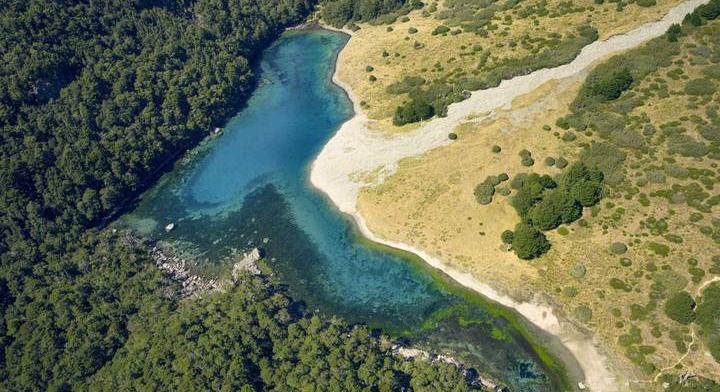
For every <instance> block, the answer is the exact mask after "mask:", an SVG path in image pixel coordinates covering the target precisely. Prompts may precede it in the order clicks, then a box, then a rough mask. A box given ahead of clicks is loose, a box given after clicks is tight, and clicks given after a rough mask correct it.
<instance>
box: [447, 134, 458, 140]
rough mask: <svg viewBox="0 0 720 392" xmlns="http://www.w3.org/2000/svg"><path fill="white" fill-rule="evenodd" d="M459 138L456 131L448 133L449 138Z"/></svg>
mask: <svg viewBox="0 0 720 392" xmlns="http://www.w3.org/2000/svg"><path fill="white" fill-rule="evenodd" d="M457 138H458V135H457V133H454V132H450V133H448V139H450V140H457Z"/></svg>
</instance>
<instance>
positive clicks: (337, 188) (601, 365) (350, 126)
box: [310, 0, 707, 391]
mask: <svg viewBox="0 0 720 392" xmlns="http://www.w3.org/2000/svg"><path fill="white" fill-rule="evenodd" d="M706 2H707V0H690V1H686V2H684V3H681V4H680V5H678V6H676V7H674V8H672V9H671V10H670V11H669V12H668V13H667V14H666V15H665V16H664V17H663V18H662V19H661V20H659V21H656V22H651V23H647V24H644V25H641V26H639V27H638V28H636V29H635V30H632V31H631V32H628V33H626V34H622V35H616V36H613V37H611V38H608V39H607V40H605V41H600V43H601V45H602V44H603V43H608V42H610V41H613V42H617V44H618V47H617V48H615V47H611V49H612V50H611V51H609V52H607V53H602V50H601V48H598V47H597V46H595V47H593V48H590V49H588V50H585V49H586V48H588V47H586V48H584V49H583V52H584V54H585V57H584V58H582V60H581V61H578V60H579V59H580V58H581V57H582V55H580V56H578V57H577V58H576V59H575V60H573V61H572V62H571V63H569V64H566V65H563V66H560V67H556V68H553V69H542V70H539V71H536V72H533V73H531V74H530V75H525V77H528V78H529V79H530V80H531V81H532V82H534V83H530V86H527V85H526V86H525V87H524V89H525V90H527V91H525V92H529V91H531V90H532V89H533V85H535V84H537V79H543V77H545V78H547V79H553V78H559V77H563V75H562V74H563V72H556V74H559V75H556V74H553V73H552V70H556V69H562V70H563V71H566V73H567V72H568V71H572V69H571V67H569V66H571V65H573V64H574V63H576V62H579V64H578V65H576V67H575V68H578V67H579V68H581V70H582V69H586V68H588V67H590V66H591V65H592V64H594V63H595V62H596V61H599V60H601V59H602V58H605V57H607V56H608V55H610V54H614V53H617V52H619V51H621V50H624V49H629V48H630V47H633V46H637V45H640V44H642V43H644V42H647V41H648V40H650V39H652V38H654V37H655V36H659V35H661V34H663V33H664V31H665V30H666V29H667V27H668V26H669V25H670V24H671V23H677V22H679V21H681V20H682V18H683V17H684V16H685V15H686V14H687V13H689V12H691V11H692V10H694V9H695V8H696V7H697V6H699V5H701V4H704V3H706ZM320 27H322V28H326V29H328V30H332V31H336V32H341V33H343V34H346V35H348V36H349V37H350V40H351V39H352V36H353V35H352V32H351V31H348V30H347V29H337V28H334V27H331V26H325V25H320ZM633 34H634V35H633ZM626 37H629V38H627V39H626V40H625V41H623V39H624V38H626ZM348 42H349V41H348ZM591 45H592V44H591ZM591 45H589V46H591ZM593 49H595V51H594V52H593ZM342 50H345V48H343V49H342ZM342 50H341V52H342ZM588 52H590V53H588ZM598 52H600V53H601V54H597V53H598ZM581 53H582V52H581ZM340 56H341V53H339V54H338V55H337V57H336V59H335V69H334V71H333V76H332V81H333V83H335V84H336V85H337V86H338V87H340V88H341V89H342V90H343V91H345V94H346V95H347V97H348V99H350V101H351V102H352V105H353V110H354V115H353V117H352V118H350V119H349V120H348V121H346V122H345V123H344V124H343V125H342V126H341V127H340V128H339V129H338V131H337V132H336V133H335V135H334V136H333V138H331V139H330V140H329V141H328V143H327V144H326V145H325V147H324V148H323V149H322V151H321V152H320V154H318V156H317V157H316V158H315V160H314V161H313V163H312V166H311V176H310V182H311V183H312V185H313V186H314V187H315V188H317V189H318V190H319V191H321V192H322V193H324V194H325V195H326V196H327V197H328V198H329V199H330V200H331V201H332V202H333V203H334V204H335V205H336V206H337V207H338V209H340V211H342V212H344V213H346V214H348V215H350V216H351V217H352V218H353V220H354V221H355V223H356V225H357V227H358V230H359V231H360V232H361V234H362V235H363V236H365V237H366V238H367V239H369V240H370V241H373V242H377V243H379V244H383V245H386V246H389V247H392V248H396V249H400V250H403V251H407V252H410V253H412V254H414V255H417V256H418V257H419V258H421V259H422V260H423V261H425V262H426V263H427V264H428V265H429V266H431V267H433V268H436V269H438V270H440V271H442V272H443V273H445V274H446V275H448V276H449V277H451V278H452V279H453V280H455V281H456V282H457V283H459V284H460V285H462V286H465V287H466V288H468V289H471V290H473V291H475V292H477V293H480V294H481V295H483V296H485V297H487V298H489V299H491V300H493V301H495V302H498V303H500V304H501V305H504V306H506V307H508V308H511V309H513V310H515V311H516V312H518V313H519V314H521V315H522V316H523V317H524V318H525V319H527V320H528V321H529V322H531V323H532V324H534V325H535V326H536V327H538V328H539V329H541V330H542V331H544V332H546V333H548V334H549V335H551V336H554V337H555V338H557V339H558V340H559V341H560V342H562V344H563V346H564V347H565V348H566V349H567V350H568V351H569V352H570V353H572V355H573V356H574V357H575V360H576V361H577V363H578V364H579V366H580V367H581V369H582V372H583V373H584V376H585V379H584V380H582V382H583V383H584V384H585V385H587V386H588V387H590V388H591V389H593V390H598V391H616V390H620V381H621V379H619V373H618V372H617V371H616V370H615V369H614V367H613V364H612V363H611V362H610V359H609V357H608V355H606V354H605V353H603V352H602V349H601V348H600V347H599V345H598V344H597V343H596V342H595V341H594V338H593V336H592V335H588V334H585V333H583V332H581V331H580V330H579V328H577V327H576V326H575V325H574V324H572V323H571V322H570V321H568V320H565V319H563V318H562V317H561V316H558V315H557V309H556V307H555V306H553V305H552V304H551V303H549V301H546V300H543V299H542V298H540V297H538V296H536V297H535V298H534V299H533V300H532V301H528V302H520V301H517V300H515V299H514V298H512V297H510V296H508V295H505V294H503V293H500V292H499V291H497V290H496V289H494V288H493V287H491V286H490V285H488V284H486V283H483V282H481V281H479V280H477V279H476V278H475V277H473V276H471V275H470V274H469V273H465V272H462V271H460V270H457V269H455V268H453V267H451V266H449V265H447V264H445V263H443V262H442V261H441V260H439V259H437V258H435V257H432V256H431V255H429V254H427V253H426V252H424V251H422V250H420V249H416V248H414V247H412V246H410V245H407V244H404V243H400V242H394V241H389V240H385V239H382V238H379V237H377V236H376V235H374V234H373V233H372V231H371V230H370V229H369V227H368V225H367V224H366V222H365V220H364V218H363V217H362V215H361V214H360V213H359V211H358V210H357V208H356V202H357V196H358V190H359V188H360V187H361V186H363V185H367V184H364V183H361V181H360V180H358V179H357V178H355V179H352V180H349V177H351V176H356V175H358V174H364V172H362V169H364V168H365V167H364V166H362V165H359V166H358V167H356V168H354V169H357V170H354V171H349V172H348V171H346V172H343V171H342V170H329V168H330V167H332V166H333V163H337V162H336V161H337V160H338V159H346V160H347V159H350V160H351V159H353V157H352V156H350V157H346V156H345V155H346V154H345V152H346V151H347V150H351V151H352V150H353V149H354V148H355V147H356V146H355V144H357V145H362V144H365V143H367V142H368V140H371V141H372V140H373V139H374V140H375V141H378V140H379V142H380V144H376V146H375V147H378V150H377V151H376V152H375V153H376V154H382V153H383V152H385V151H386V149H385V148H382V147H386V148H387V146H384V145H381V144H382V142H384V140H383V139H382V137H378V136H377V135H373V136H371V137H370V136H368V134H369V133H370V132H369V131H368V130H367V129H366V124H367V123H368V118H367V116H366V115H365V114H364V113H363V111H362V109H361V107H360V104H359V100H358V98H357V97H356V96H355V95H354V94H353V92H352V89H351V88H350V86H349V85H347V84H346V83H344V82H343V81H342V80H341V79H340V77H339V73H340V69H341V66H342V64H341V62H340V61H339V60H340ZM593 56H595V57H593ZM569 68H570V69H569ZM536 74H537V75H540V77H538V76H537V75H536ZM534 75H535V76H536V77H535V80H533V79H531V78H532V77H533V76H534ZM514 79H515V80H516V81H518V80H517V79H521V80H522V79H523V77H519V78H514ZM514 79H510V80H509V81H503V83H501V85H500V86H498V87H497V88H493V89H489V90H496V89H502V88H505V89H506V90H510V91H508V93H513V92H514V91H512V88H513V87H512V85H511V84H512V83H511V82H512V81H513V80H514ZM516 84H517V83H516ZM503 85H504V86H503ZM509 85H510V86H509ZM528 89H529V90H528ZM486 91H487V90H486ZM481 92H482V91H481ZM522 92H523V91H522V89H521V91H520V93H517V94H516V95H515V96H519V95H521V93H522ZM473 95H482V94H478V92H476V93H474V94H473ZM506 95H512V94H506ZM503 98H505V97H503ZM510 98H514V96H511V97H510ZM511 100H512V99H510V100H508V102H505V101H506V100H505V99H502V98H501V99H498V100H495V101H492V102H491V103H490V105H493V104H495V105H496V106H495V107H500V106H506V105H508V104H509V101H511ZM474 102H478V99H477V97H476V99H472V98H471V99H469V100H467V101H464V102H461V103H459V104H454V105H452V106H455V108H453V107H452V106H451V108H450V111H449V115H448V117H446V118H445V119H444V121H435V123H436V124H437V123H441V124H439V125H442V126H443V128H444V129H446V128H447V127H446V126H447V124H446V123H451V124H452V123H453V122H455V125H457V120H458V119H463V118H465V117H467V115H469V114H471V113H472V112H473V111H478V110H477V109H476V108H474V107H473V103H474ZM452 109H455V110H452ZM483 109H484V108H483ZM480 111H482V110H480ZM453 112H454V113H453ZM432 122H433V120H430V121H428V122H427V123H425V124H422V125H425V128H431V127H428V125H433V124H432ZM341 133H342V134H343V135H342V136H344V140H342V141H338V139H339V137H338V136H339V135H340V134H341ZM416 133H417V134H419V136H420V138H415V140H416V141H418V140H420V143H421V144H422V145H421V146H419V148H418V146H415V147H416V149H417V151H416V152H417V154H414V155H418V154H421V153H422V152H425V151H429V150H430V149H432V148H436V147H440V146H442V145H444V144H447V138H446V137H445V135H444V134H438V132H437V131H436V130H434V129H429V130H427V131H426V132H424V134H423V132H416ZM427 137H430V140H428V139H427ZM422 138H425V140H424V141H423V140H421V139H422ZM400 139H407V140H406V141H412V139H411V138H400ZM387 140H389V139H387ZM333 142H334V143H333ZM390 148H392V146H391V147H390ZM411 154H412V152H411ZM408 156H413V155H408ZM338 157H340V158H338ZM328 158H330V159H328ZM334 161H335V162H334ZM396 164H397V160H396V161H394V162H390V163H389V164H388V165H387V166H392V165H396ZM321 165H322V166H323V168H322V170H319V169H318V168H319V167H320V166H321ZM365 166H367V164H366V165H365ZM383 166H384V165H382V164H381V165H377V166H376V168H378V167H379V168H382V167H383ZM386 168H387V167H386ZM390 170H392V167H390ZM348 182H350V183H352V184H350V185H349V186H348V185H345V184H346V183H348Z"/></svg>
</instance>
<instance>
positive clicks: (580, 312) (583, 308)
mask: <svg viewBox="0 0 720 392" xmlns="http://www.w3.org/2000/svg"><path fill="white" fill-rule="evenodd" d="M574 314H575V318H577V319H578V321H580V322H583V323H587V322H589V321H590V320H592V316H593V312H592V309H590V307H588V306H587V305H579V306H578V307H576V308H575V311H574Z"/></svg>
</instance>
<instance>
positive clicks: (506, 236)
mask: <svg viewBox="0 0 720 392" xmlns="http://www.w3.org/2000/svg"><path fill="white" fill-rule="evenodd" d="M514 238H515V237H514V235H513V232H512V230H505V231H503V232H502V234H500V239H502V242H503V243H505V244H508V245H512V242H513V239H514Z"/></svg>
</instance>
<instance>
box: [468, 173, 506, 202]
mask: <svg viewBox="0 0 720 392" xmlns="http://www.w3.org/2000/svg"><path fill="white" fill-rule="evenodd" d="M507 180H508V175H507V174H505V173H502V174H500V175H497V176H488V178H486V179H485V181H483V182H481V183H480V184H478V186H476V187H475V191H474V192H473V194H474V195H475V199H477V201H478V203H480V204H483V205H486V204H490V202H492V198H493V195H494V194H495V187H496V186H498V185H500V183H501V182H503V181H507Z"/></svg>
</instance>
